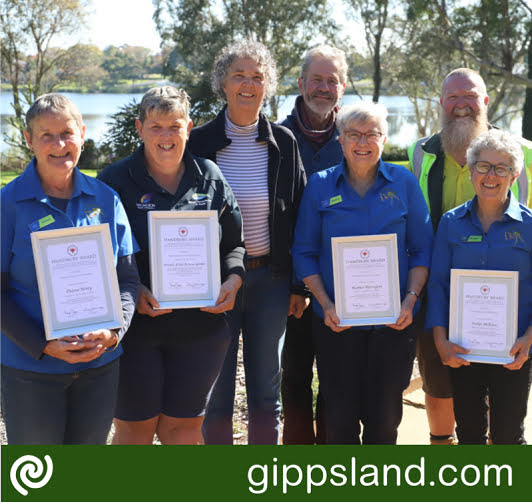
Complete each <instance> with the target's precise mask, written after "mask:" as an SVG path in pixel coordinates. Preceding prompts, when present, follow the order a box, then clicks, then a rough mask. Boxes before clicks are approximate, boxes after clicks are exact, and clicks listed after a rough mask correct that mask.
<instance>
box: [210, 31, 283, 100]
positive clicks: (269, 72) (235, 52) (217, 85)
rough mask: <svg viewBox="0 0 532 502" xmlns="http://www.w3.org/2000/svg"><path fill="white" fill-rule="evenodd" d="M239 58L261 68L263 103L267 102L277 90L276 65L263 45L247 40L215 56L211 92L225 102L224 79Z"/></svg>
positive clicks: (228, 47)
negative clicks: (250, 61)
mask: <svg viewBox="0 0 532 502" xmlns="http://www.w3.org/2000/svg"><path fill="white" fill-rule="evenodd" d="M241 58H250V59H253V60H254V61H255V62H256V63H257V64H258V65H259V66H260V67H261V70H262V73H264V101H267V100H268V99H270V98H271V97H272V96H273V95H274V94H275V91H276V90H277V79H278V74H277V64H276V62H275V59H274V58H273V56H272V53H271V52H270V51H269V50H268V48H267V47H266V46H265V45H263V44H261V43H260V42H256V41H254V40H251V39H249V38H245V39H243V40H239V41H237V42H233V43H232V44H229V45H227V46H225V47H224V48H223V49H222V50H220V51H219V52H218V54H216V57H215V59H214V67H213V70H212V81H211V85H212V90H213V91H214V93H215V94H216V95H217V96H218V97H220V98H221V99H223V100H224V101H226V96H225V92H224V90H223V86H224V83H225V79H226V78H227V74H228V73H229V68H230V66H231V65H232V64H233V62H234V61H235V60H236V59H241Z"/></svg>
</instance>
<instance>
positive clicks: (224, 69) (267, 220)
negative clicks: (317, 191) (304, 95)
mask: <svg viewBox="0 0 532 502" xmlns="http://www.w3.org/2000/svg"><path fill="white" fill-rule="evenodd" d="M212 86H213V89H214V91H215V92H216V93H217V94H218V96H219V97H220V98H221V99H222V100H223V101H224V102H225V103H226V106H224V108H223V109H222V110H221V111H220V113H219V114H218V116H217V117H216V118H215V119H214V120H212V121H211V122H209V123H207V124H205V125H202V126H201V127H198V128H196V129H193V130H192V132H191V135H190V142H189V147H190V149H191V150H192V151H193V152H194V153H195V154H197V155H200V156H203V157H206V158H208V159H211V160H213V161H215V162H216V163H217V164H218V166H219V167H220V169H221V170H222V172H223V174H224V176H225V178H226V179H227V181H228V182H229V185H230V186H231V188H232V189H233V191H234V193H235V196H236V198H237V200H238V203H239V206H240V208H241V210H242V216H243V221H244V240H245V243H246V252H247V258H246V269H247V271H246V279H245V281H244V284H243V286H242V289H241V292H240V293H239V297H238V299H237V302H236V305H235V309H234V310H233V312H232V313H231V314H230V315H229V321H230V324H231V329H232V334H233V339H232V342H231V346H230V347H229V350H228V355H227V358H226V360H225V363H224V368H223V370H222V373H221V374H220V377H219V379H218V381H217V383H216V386H215V388H214V391H213V395H212V398H211V401H210V404H209V408H208V411H207V417H206V419H205V424H204V428H203V430H204V434H205V439H206V442H207V443H208V444H232V442H233V426H232V416H233V402H234V394H235V378H236V361H237V352H238V340H239V335H240V331H242V337H243V346H244V369H245V374H246V390H247V399H248V411H249V429H248V440H249V443H250V444H276V443H277V442H278V441H279V426H280V411H281V405H280V399H279V389H280V357H281V349H282V345H283V340H284V332H285V326H286V318H287V315H289V314H294V315H296V316H298V317H299V316H300V315H301V314H302V312H303V309H304V307H305V297H304V293H305V290H304V288H303V286H302V285H301V286H300V287H299V288H297V287H293V288H292V290H291V289H290V277H291V265H292V263H291V254H290V246H291V244H292V234H293V228H294V225H295V219H296V214H297V208H298V206H299V201H300V197H301V194H302V192H303V187H304V185H305V174H304V171H303V166H302V164H301V160H300V157H299V151H298V148H297V143H296V141H295V138H294V136H293V135H292V133H291V132H289V131H288V130H287V129H285V128H284V127H282V126H279V125H277V124H275V123H272V122H269V121H268V119H267V118H266V116H265V115H264V114H263V113H262V112H261V108H262V106H263V103H264V102H265V101H267V100H268V99H269V98H270V97H271V96H272V95H273V94H274V93H275V89H276V86H277V70H276V65H275V61H274V59H273V57H272V55H271V53H270V51H269V50H268V49H267V48H266V47H265V46H264V45H263V44H261V43H259V42H255V41H253V40H248V39H245V40H241V41H238V42H235V43H233V44H230V45H228V46H227V47H224V48H223V49H222V50H221V51H220V52H219V53H218V55H217V56H216V59H215V62H214V70H213V75H212ZM290 291H292V293H294V294H292V295H290Z"/></svg>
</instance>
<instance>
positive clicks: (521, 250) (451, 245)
mask: <svg viewBox="0 0 532 502" xmlns="http://www.w3.org/2000/svg"><path fill="white" fill-rule="evenodd" d="M476 200H477V198H476V196H475V197H474V198H473V199H471V200H470V201H468V202H466V203H465V204H462V205H461V206H458V207H457V208H455V209H453V210H451V211H449V212H447V213H445V214H444V215H443V217H442V219H441V221H440V224H439V226H438V231H437V233H436V240H435V243H434V253H433V255H432V269H431V272H430V278H429V283H428V308H427V321H426V325H427V327H428V328H433V327H434V326H443V327H446V328H447V327H448V326H449V298H450V277H451V268H462V269H473V270H509V271H517V272H519V307H518V330H517V336H521V335H523V334H524V332H525V331H526V330H527V329H528V326H529V325H531V324H532V263H531V262H532V255H531V250H532V211H531V210H530V209H528V208H527V207H525V206H523V205H522V204H520V203H519V202H518V201H517V199H516V198H515V197H514V195H513V194H512V193H511V192H510V204H509V205H508V208H507V209H506V211H505V213H504V216H503V219H502V221H495V222H494V223H492V224H491V226H490V229H489V230H488V232H487V233H486V234H485V233H484V231H483V230H482V225H481V224H480V221H479V219H478V216H477V213H476V211H475V206H476Z"/></svg>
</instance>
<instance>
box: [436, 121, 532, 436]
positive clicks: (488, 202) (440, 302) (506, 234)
mask: <svg viewBox="0 0 532 502" xmlns="http://www.w3.org/2000/svg"><path fill="white" fill-rule="evenodd" d="M467 164H468V165H469V169H470V171H471V181H472V183H473V187H474V189H475V192H476V196H475V197H474V198H473V199H472V200H470V201H468V202H466V203H465V204H463V205H461V206H458V207H457V208H455V209H453V210H452V211H449V212H448V213H446V214H445V215H444V216H443V218H442V220H441V222H440V225H439V227H438V232H437V235H436V240H435V245H434V254H433V257H432V269H431V275H430V281H429V284H428V298H429V301H428V311H427V327H431V328H434V341H435V344H436V347H437V349H438V352H439V354H440V357H441V360H442V362H443V364H446V365H448V366H450V367H451V382H452V387H453V399H454V413H455V417H456V425H457V429H456V432H457V436H458V441H459V443H460V444H486V440H487V431H488V411H489V429H490V436H491V440H492V442H493V444H526V442H525V438H524V435H523V434H524V425H523V423H524V419H525V417H526V411H527V410H526V408H527V401H528V394H529V390H530V360H529V357H530V355H529V354H530V346H531V344H532V327H531V326H530V325H531V323H532V304H531V299H532V268H531V254H530V252H531V246H532V212H531V211H530V210H529V209H528V208H527V207H525V206H523V205H522V204H520V203H519V202H518V201H517V199H516V198H515V196H514V195H513V194H512V192H511V190H510V187H511V186H512V185H513V183H514V182H515V181H516V179H517V178H518V176H519V173H520V172H521V170H522V169H523V164H524V161H523V149H522V147H521V145H519V143H518V142H517V141H516V140H515V139H514V138H513V137H512V136H511V135H510V134H509V133H507V132H504V131H500V130H496V129H490V130H489V131H488V132H486V133H484V134H482V135H481V136H479V137H478V138H477V139H476V140H475V141H473V142H472V143H471V145H470V147H469V150H468V151H467ZM471 237H474V238H471ZM452 268H456V269H474V270H510V271H518V272H519V304H518V330H517V339H516V340H515V343H514V344H513V346H512V348H511V351H510V355H511V356H515V358H514V361H513V362H511V363H509V364H505V365H498V364H485V363H470V362H469V361H466V360H465V359H464V358H463V357H461V354H467V353H468V352H469V351H468V350H467V349H466V348H464V347H461V346H460V345H457V344H455V343H453V342H451V341H449V340H448V339H447V335H448V326H449V278H450V270H451V269H452ZM488 399H489V407H488Z"/></svg>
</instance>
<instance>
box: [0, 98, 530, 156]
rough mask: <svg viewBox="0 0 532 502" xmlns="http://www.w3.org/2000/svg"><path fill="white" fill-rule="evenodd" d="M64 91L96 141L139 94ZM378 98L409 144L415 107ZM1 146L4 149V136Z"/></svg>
mask: <svg viewBox="0 0 532 502" xmlns="http://www.w3.org/2000/svg"><path fill="white" fill-rule="evenodd" d="M64 95H65V96H66V97H68V98H69V99H70V100H72V101H73V102H74V103H75V104H76V106H77V107H78V108H79V110H80V111H81V114H82V115H83V120H84V122H85V125H86V127H87V133H86V137H87V138H91V139H93V140H94V141H96V142H99V141H101V140H102V138H103V136H104V134H105V132H106V130H107V122H109V120H110V117H111V115H113V114H114V113H116V112H118V111H119V109H120V107H122V106H124V105H127V104H128V103H130V102H131V101H132V100H133V99H135V100H136V102H139V101H140V100H141V98H142V94H79V93H68V92H65V93H64ZM295 98H296V96H295V95H291V96H287V97H286V98H283V99H282V101H281V104H280V107H279V120H282V119H284V118H285V117H286V115H288V114H289V113H290V111H291V110H292V108H293V106H294V100H295ZM363 98H364V99H371V96H363ZM359 99H360V98H359V97H357V96H355V95H346V96H344V99H343V101H342V103H343V104H349V103H353V102H356V101H358V100H359ZM11 102H12V100H11V94H10V93H7V92H2V93H0V119H1V127H2V131H3V130H4V128H5V127H6V126H7V122H6V118H7V116H8V115H12V114H13V112H12V108H11V105H10V103H11ZM380 102H381V103H382V104H383V105H385V106H386V107H387V108H388V113H389V116H388V124H389V134H388V137H389V139H388V141H389V142H390V143H392V144H394V145H399V146H408V145H410V144H411V143H412V142H413V141H414V140H415V139H416V138H417V137H418V136H419V135H418V132H417V127H416V121H415V114H414V107H413V105H412V103H411V102H410V100H409V99H408V98H407V97H406V96H381V98H380ZM497 125H500V126H501V127H504V128H505V129H509V130H510V131H511V132H513V133H514V134H518V135H520V134H521V117H520V116H519V117H514V118H513V119H509V118H507V119H506V121H505V122H504V123H501V124H497ZM1 145H2V146H1V150H4V148H5V147H4V143H3V136H2V142H1Z"/></svg>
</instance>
